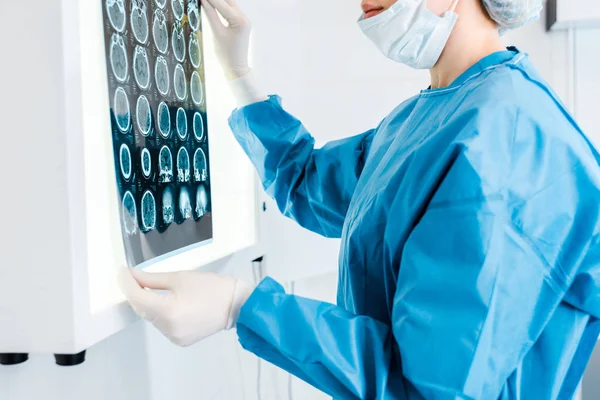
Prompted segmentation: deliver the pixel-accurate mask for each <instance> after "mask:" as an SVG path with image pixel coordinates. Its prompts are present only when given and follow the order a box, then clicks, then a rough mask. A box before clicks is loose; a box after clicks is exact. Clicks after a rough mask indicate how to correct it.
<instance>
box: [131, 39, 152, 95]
mask: <svg viewBox="0 0 600 400" xmlns="http://www.w3.org/2000/svg"><path fill="white" fill-rule="evenodd" d="M133 76H134V77H135V82H136V83H137V84H138V86H139V87H140V88H141V89H148V86H150V63H149V61H148V53H147V52H146V49H145V48H144V47H142V46H136V47H135V53H134V55H133Z"/></svg>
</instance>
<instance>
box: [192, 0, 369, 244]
mask: <svg viewBox="0 0 600 400" xmlns="http://www.w3.org/2000/svg"><path fill="white" fill-rule="evenodd" d="M202 5H203V9H204V12H205V13H206V16H207V18H208V20H209V22H210V25H211V28H212V31H213V34H214V37H215V49H216V53H217V56H218V58H219V60H220V62H221V66H222V67H223V70H224V72H225V75H226V77H227V78H228V80H229V84H230V88H231V90H232V93H233V94H234V97H235V99H236V102H237V106H238V108H237V109H236V110H235V111H234V112H233V114H232V116H231V118H230V119H229V125H230V127H231V130H232V131H233V133H234V135H235V137H236V139H237V141H238V142H239V143H240V145H241V146H242V148H243V149H244V151H245V153H246V154H247V155H248V157H249V158H250V160H251V161H252V163H253V164H254V166H255V167H256V170H257V171H258V173H259V175H260V178H261V180H262V183H263V186H264V188H265V190H266V191H267V193H268V194H269V195H270V196H271V197H273V198H274V199H275V200H276V202H277V205H278V207H279V209H280V211H281V212H282V213H283V214H285V215H286V216H288V217H290V218H292V219H294V220H296V221H297V222H298V223H299V224H300V225H301V226H303V227H305V228H307V229H309V230H311V231H313V232H316V233H318V234H321V235H323V236H326V237H339V236H340V235H341V230H342V225H343V223H344V219H345V216H346V213H347V210H348V206H349V203H350V199H351V198H352V194H353V193H354V190H355V188H356V184H357V181H358V178H359V177H360V174H361V172H362V167H363V163H364V160H365V158H366V157H367V154H368V151H369V147H370V144H371V139H372V136H373V134H374V130H369V131H367V132H365V133H363V134H361V135H358V136H354V137H350V138H346V139H343V140H338V141H334V142H330V143H328V144H327V145H325V146H324V147H322V148H320V149H316V148H315V140H314V138H313V137H312V136H311V135H310V134H309V132H308V131H307V130H306V129H305V127H304V126H303V125H302V124H301V123H300V121H298V120H297V119H296V118H294V117H293V116H292V115H290V114H289V113H287V112H286V111H285V110H284V109H283V108H282V106H281V102H280V99H279V97H276V96H272V97H269V96H266V95H265V94H263V93H262V91H261V89H260V88H258V86H257V85H256V84H255V83H254V79H253V74H252V72H251V71H250V68H249V67H248V43H249V37H250V21H248V19H247V17H246V16H245V15H244V14H243V13H242V12H241V10H240V9H239V7H238V6H237V4H235V2H234V1H232V0H203V1H202ZM218 14H221V15H222V16H223V17H224V18H225V19H226V20H227V21H228V24H227V26H226V25H224V24H223V23H222V22H221V20H220V18H219V15H218Z"/></svg>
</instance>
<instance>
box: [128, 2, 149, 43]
mask: <svg viewBox="0 0 600 400" xmlns="http://www.w3.org/2000/svg"><path fill="white" fill-rule="evenodd" d="M130 20H131V22H130V23H131V30H132V31H133V36H135V39H136V40H137V41H138V42H140V43H142V44H144V43H146V41H147V40H148V30H149V28H148V9H147V7H146V2H145V1H144V0H133V2H132V3H131V16H130Z"/></svg>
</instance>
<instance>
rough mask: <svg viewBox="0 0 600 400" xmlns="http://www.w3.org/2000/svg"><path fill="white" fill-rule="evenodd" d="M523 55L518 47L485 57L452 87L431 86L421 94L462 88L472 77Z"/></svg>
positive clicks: (451, 85) (456, 80)
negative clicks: (432, 87) (434, 87)
mask: <svg viewBox="0 0 600 400" xmlns="http://www.w3.org/2000/svg"><path fill="white" fill-rule="evenodd" d="M522 54H523V53H521V51H520V50H519V49H517V48H516V47H513V46H510V47H507V48H506V50H503V51H497V52H495V53H492V54H490V55H488V56H485V57H483V58H482V59H481V60H479V61H478V62H477V63H475V64H474V65H473V66H471V67H470V68H469V69H467V70H466V71H465V72H463V73H462V74H461V75H460V76H459V77H458V78H456V79H455V80H454V82H452V83H451V84H450V85H448V86H446V87H443V88H437V89H431V86H429V87H428V88H427V89H425V90H422V91H421V93H423V94H427V93H437V92H444V91H447V90H449V89H453V88H456V87H458V86H461V85H462V84H463V83H465V82H466V81H467V80H469V79H470V78H471V77H473V76H475V75H477V74H479V73H481V72H482V71H484V70H485V69H487V68H490V67H492V66H495V65H500V64H504V63H506V62H509V61H511V60H514V59H516V58H517V57H522Z"/></svg>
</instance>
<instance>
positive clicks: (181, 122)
mask: <svg viewBox="0 0 600 400" xmlns="http://www.w3.org/2000/svg"><path fill="white" fill-rule="evenodd" d="M176 125H177V134H178V135H179V138H180V139H181V140H185V138H186V137H187V132H188V124H187V115H186V114H185V110H184V109H183V108H181V107H179V108H178V109H177V119H176Z"/></svg>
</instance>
